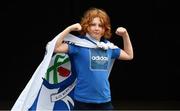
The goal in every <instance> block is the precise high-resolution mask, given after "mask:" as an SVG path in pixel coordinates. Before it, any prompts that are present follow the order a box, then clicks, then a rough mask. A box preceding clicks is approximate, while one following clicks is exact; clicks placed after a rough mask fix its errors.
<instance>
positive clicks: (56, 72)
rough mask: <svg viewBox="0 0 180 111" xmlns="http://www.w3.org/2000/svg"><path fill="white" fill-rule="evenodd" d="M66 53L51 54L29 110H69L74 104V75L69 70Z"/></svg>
mask: <svg viewBox="0 0 180 111" xmlns="http://www.w3.org/2000/svg"><path fill="white" fill-rule="evenodd" d="M70 68H71V65H70V61H69V57H68V55H67V54H64V53H57V54H54V55H53V56H52V59H51V61H50V64H49V67H48V69H47V72H46V75H45V78H43V83H42V86H41V88H40V90H39V93H38V95H37V97H36V100H35V101H34V103H33V105H32V106H31V107H30V109H29V110H43V109H44V110H70V109H72V108H73V106H74V101H73V90H74V86H75V84H76V76H75V75H72V74H71V72H70Z"/></svg>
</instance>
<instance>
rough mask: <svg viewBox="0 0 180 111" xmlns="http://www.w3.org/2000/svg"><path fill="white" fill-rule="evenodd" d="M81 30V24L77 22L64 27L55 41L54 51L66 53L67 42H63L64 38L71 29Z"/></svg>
mask: <svg viewBox="0 0 180 111" xmlns="http://www.w3.org/2000/svg"><path fill="white" fill-rule="evenodd" d="M80 30H81V25H80V24H79V23H76V24H73V25H70V26H69V27H67V28H66V29H64V30H63V31H62V32H61V33H60V34H59V36H60V37H59V38H58V40H57V41H56V45H55V49H54V52H59V53H66V52H67V51H68V44H67V43H63V40H64V38H65V37H66V36H67V35H68V34H69V33H70V32H71V31H80Z"/></svg>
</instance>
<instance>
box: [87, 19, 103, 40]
mask: <svg viewBox="0 0 180 111" xmlns="http://www.w3.org/2000/svg"><path fill="white" fill-rule="evenodd" d="M104 31H105V29H104V26H103V24H102V23H101V21H100V18H99V17H95V18H94V19H93V20H92V22H91V24H90V26H89V27H88V34H89V35H90V36H91V37H93V38H95V39H96V40H100V39H101V37H102V36H103V35H104Z"/></svg>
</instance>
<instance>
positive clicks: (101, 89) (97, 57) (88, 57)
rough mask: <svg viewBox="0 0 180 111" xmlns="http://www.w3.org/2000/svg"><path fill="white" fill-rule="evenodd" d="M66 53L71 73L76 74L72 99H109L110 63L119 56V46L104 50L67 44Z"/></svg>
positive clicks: (84, 100)
mask: <svg viewBox="0 0 180 111" xmlns="http://www.w3.org/2000/svg"><path fill="white" fill-rule="evenodd" d="M84 38H86V36H85V37H84ZM88 38H89V37H88ZM82 39H83V38H82ZM68 55H69V58H70V61H71V71H72V74H75V75H76V76H77V84H76V87H75V91H74V99H75V100H77V101H81V102H86V103H104V102H108V101H111V93H110V84H109V80H108V78H109V69H110V63H111V62H112V59H116V58H118V57H119V55H120V48H116V49H108V50H104V49H101V48H85V47H80V46H76V45H74V44H69V45H68Z"/></svg>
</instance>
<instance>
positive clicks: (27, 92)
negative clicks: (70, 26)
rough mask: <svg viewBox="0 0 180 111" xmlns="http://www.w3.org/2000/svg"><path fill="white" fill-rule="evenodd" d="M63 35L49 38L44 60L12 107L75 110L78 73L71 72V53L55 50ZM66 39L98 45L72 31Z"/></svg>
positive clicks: (18, 109)
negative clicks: (55, 51) (73, 33)
mask: <svg viewBox="0 0 180 111" xmlns="http://www.w3.org/2000/svg"><path fill="white" fill-rule="evenodd" d="M59 37H61V33H60V34H58V35H57V36H56V37H55V38H54V39H53V40H51V41H50V42H48V44H47V46H46V54H45V56H44V58H43V60H42V62H41V63H40V65H39V66H38V67H37V69H36V70H35V72H34V74H33V75H32V77H31V79H30V80H29V82H28V83H27V85H26V86H25V88H24V89H23V91H22V92H21V94H20V96H19V97H18V99H17V100H16V102H15V104H14V105H13V107H12V109H11V111H30V110H33V111H35V110H43V111H45V110H48V111H53V110H71V109H72V108H73V107H74V101H73V94H74V87H75V85H76V76H75V75H74V74H71V65H70V60H69V57H68V55H67V54H65V53H54V47H55V44H56V41H57V39H58V38H59ZM64 40H65V41H68V42H73V43H74V44H75V45H78V46H82V47H88V48H97V46H96V45H95V44H93V43H92V42H90V41H88V40H86V39H81V38H78V37H76V36H74V35H72V34H68V35H67V37H65V39H64ZM111 48H117V46H112V44H111ZM113 63H114V60H113V61H112V63H111V68H112V66H113ZM111 68H110V70H109V73H110V71H111Z"/></svg>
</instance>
